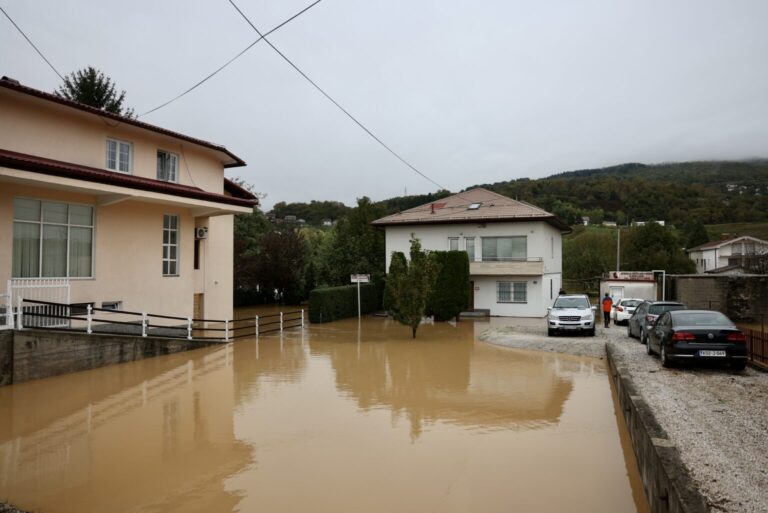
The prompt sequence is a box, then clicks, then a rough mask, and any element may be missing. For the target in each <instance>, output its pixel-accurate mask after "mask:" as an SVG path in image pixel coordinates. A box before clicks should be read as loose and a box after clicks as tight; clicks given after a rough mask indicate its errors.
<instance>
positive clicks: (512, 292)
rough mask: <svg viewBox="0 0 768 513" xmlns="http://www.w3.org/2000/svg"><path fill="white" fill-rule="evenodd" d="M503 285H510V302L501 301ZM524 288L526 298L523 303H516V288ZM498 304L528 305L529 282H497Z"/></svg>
mask: <svg viewBox="0 0 768 513" xmlns="http://www.w3.org/2000/svg"><path fill="white" fill-rule="evenodd" d="M502 284H505V285H509V300H503V299H501V287H502ZM518 286H522V289H523V294H524V295H525V298H524V299H523V300H522V301H515V288H516V287H518ZM496 302H497V303H515V304H527V303H528V282H527V281H512V280H500V281H497V282H496Z"/></svg>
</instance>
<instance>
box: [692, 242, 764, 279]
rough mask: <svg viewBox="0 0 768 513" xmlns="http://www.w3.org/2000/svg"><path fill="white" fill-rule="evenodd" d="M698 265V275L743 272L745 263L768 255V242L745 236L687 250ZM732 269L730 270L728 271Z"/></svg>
mask: <svg viewBox="0 0 768 513" xmlns="http://www.w3.org/2000/svg"><path fill="white" fill-rule="evenodd" d="M687 253H688V257H689V258H690V259H691V260H693V261H694V262H695V263H696V272H697V273H721V272H730V273H732V274H736V273H739V272H741V271H740V268H741V267H743V265H744V261H746V260H748V259H750V258H755V257H757V256H760V255H765V254H766V253H768V241H764V240H762V239H758V238H755V237H750V236H749V235H743V236H741V237H734V238H731V239H727V240H720V241H714V242H707V243H706V244H702V245H700V246H696V247H695V248H691V249H688V250H687ZM726 268H730V269H726Z"/></svg>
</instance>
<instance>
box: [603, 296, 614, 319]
mask: <svg viewBox="0 0 768 513" xmlns="http://www.w3.org/2000/svg"><path fill="white" fill-rule="evenodd" d="M611 308H613V299H611V296H609V295H608V293H607V292H606V293H605V297H604V298H603V320H605V327H606V328H610V327H611Z"/></svg>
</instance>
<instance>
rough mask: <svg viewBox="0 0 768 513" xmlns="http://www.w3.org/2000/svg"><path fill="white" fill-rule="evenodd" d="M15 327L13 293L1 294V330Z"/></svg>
mask: <svg viewBox="0 0 768 513" xmlns="http://www.w3.org/2000/svg"><path fill="white" fill-rule="evenodd" d="M8 329H13V308H12V307H11V295H10V294H0V330H8Z"/></svg>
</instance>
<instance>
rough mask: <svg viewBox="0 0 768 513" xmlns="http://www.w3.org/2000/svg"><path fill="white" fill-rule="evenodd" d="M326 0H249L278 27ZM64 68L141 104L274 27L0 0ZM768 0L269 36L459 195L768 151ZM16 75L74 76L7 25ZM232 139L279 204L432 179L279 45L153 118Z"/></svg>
mask: <svg viewBox="0 0 768 513" xmlns="http://www.w3.org/2000/svg"><path fill="white" fill-rule="evenodd" d="M309 3H311V0H280V1H274V0H273V1H271V2H270V1H267V0H239V1H238V5H239V6H240V8H241V9H243V11H244V12H245V13H246V14H247V15H248V16H249V17H250V19H251V21H253V23H254V24H255V25H256V26H257V27H259V29H260V30H262V31H266V30H269V29H271V28H272V27H274V26H275V25H278V24H279V23H281V22H282V21H283V20H285V19H286V18H288V17H290V16H292V15H293V14H294V13H296V12H297V11H299V10H301V9H302V8H303V7H305V6H306V5H308V4H309ZM0 5H2V6H3V7H4V9H5V10H6V11H7V12H8V14H10V15H11V16H12V17H13V18H14V20H15V21H16V23H18V24H19V26H21V28H22V29H23V30H25V32H26V33H27V35H28V36H29V37H30V38H31V39H32V40H33V41H34V42H35V43H36V44H37V45H38V47H39V48H40V49H41V50H42V51H43V53H45V54H46V56H47V57H48V59H49V60H50V61H51V62H52V63H53V65H54V66H56V67H57V68H58V69H59V71H61V72H62V73H63V74H66V73H69V72H70V71H73V70H76V69H79V68H83V67H85V66H89V65H92V66H96V67H98V68H100V69H102V70H103V71H105V72H106V73H107V74H108V75H109V76H111V77H112V78H113V79H114V80H115V81H116V83H117V84H118V86H119V87H120V88H121V89H125V90H126V91H127V101H128V103H129V105H131V106H133V107H134V108H135V109H136V111H137V112H138V113H142V112H145V111H147V110H149V109H151V108H153V107H155V106H157V105H159V104H160V103H162V102H164V101H166V100H168V99H170V98H171V97H173V96H175V95H176V94H178V93H180V92H181V91H183V90H184V89H186V88H187V87H189V86H191V85H192V84H194V83H195V82H196V81H197V80H199V79H201V78H203V77H204V76H205V75H206V74H208V73H210V72H211V71H213V70H214V69H216V68H217V67H218V66H220V65H221V64H223V63H224V62H225V61H226V60H227V59H229V58H230V57H232V56H233V55H234V54H236V53H237V52H238V51H240V50H242V49H243V48H244V47H245V46H247V45H248V44H249V43H251V42H252V41H254V40H255V39H256V38H257V37H258V36H257V35H256V34H255V32H254V31H253V30H252V29H251V27H250V26H249V25H248V24H247V23H246V22H245V21H244V20H243V19H242V18H241V17H240V16H239V14H238V13H237V12H236V11H235V10H234V8H233V7H232V6H231V5H230V4H229V2H228V1H227V0H205V1H202V0H152V1H147V0H132V1H130V2H125V1H122V2H116V1H108V0H102V1H95V0H91V1H85V0H72V1H64V0H57V1H53V0H39V1H28V0H0ZM766 21H768V1H766V0H753V1H747V0H688V1H670V0H662V1H656V0H638V1H620V0H603V1H598V0H579V1H574V0H559V1H544V0H542V1H536V2H533V1H525V2H523V1H510V0H506V1H502V0H498V1H490V0H487V1H478V0H465V1H451V0H443V1H440V2H438V1H432V0H423V1H415V0H389V1H383V0H369V1H361V0H323V1H322V2H320V3H319V4H318V5H316V6H315V7H313V8H312V9H310V10H309V11H307V12H306V13H304V14H303V15H302V16H300V17H299V18H297V19H295V20H294V21H292V22H291V23H290V24H288V25H286V26H284V27H283V28H281V29H280V30H279V31H277V32H275V33H274V34H272V35H271V36H269V39H270V40H271V41H272V42H273V43H274V44H275V46H277V47H278V48H279V49H280V50H282V51H283V52H284V53H285V54H286V55H287V56H288V57H289V58H290V59H292V60H293V61H294V62H295V63H296V64H297V65H298V66H299V67H300V68H302V69H303V70H304V71H305V72H306V73H307V74H308V75H309V76H310V77H312V79H314V80H315V81H316V82H317V83H318V84H319V85H321V86H322V87H323V88H325V90H326V91H327V92H328V93H329V94H330V95H331V96H333V97H335V98H336V99H337V100H338V101H339V102H340V103H341V104H342V105H343V106H344V107H345V108H347V109H348V110H349V111H350V112H352V113H353V114H354V115H355V116H357V117H358V118H359V119H360V120H361V121H362V122H363V123H364V124H366V125H367V126H368V127H369V128H370V129H371V130H372V131H373V132H374V133H375V134H377V135H378V136H379V137H380V138H381V139H382V140H384V141H385V142H386V143H387V144H388V145H390V146H391V147H392V148H393V149H395V151H397V152H399V153H400V154H401V155H402V156H403V157H404V158H405V159H407V160H408V161H409V162H411V163H412V164H413V165H414V166H415V167H417V168H418V169H419V170H421V171H422V172H424V173H425V174H427V175H429V176H430V177H431V178H432V179H434V180H435V181H436V182H438V183H440V184H441V185H443V186H445V187H446V188H449V189H451V190H454V191H456V190H459V189H461V188H463V187H467V186H469V185H472V184H476V183H490V182H495V181H500V180H509V179H512V178H519V177H530V178H538V177H542V176H547V175H550V174H553V173H557V172H561V171H567V170H574V169H583V168H592V167H602V166H607V165H612V164H619V163H623V162H630V161H631V162H645V163H654V162H664V161H681V160H693V159H741V158H751V157H767V156H768V149H767V148H766V141H768V66H766V62H767V61H766V58H767V57H768V30H766V28H765V22H766ZM0 74H2V75H8V76H11V77H13V78H16V79H18V80H19V81H20V82H22V83H23V84H25V85H29V86H31V87H35V88H38V89H43V90H47V91H53V90H54V89H55V88H56V87H57V86H58V85H59V82H60V80H59V78H58V77H57V76H56V75H55V74H54V73H53V72H52V71H51V70H50V68H48V66H47V65H46V64H45V63H44V62H43V61H42V59H41V58H40V57H39V56H38V55H37V54H36V53H35V52H34V50H33V49H32V48H31V47H30V46H29V45H28V44H27V42H26V41H25V40H24V39H23V38H22V37H21V35H20V34H18V33H17V32H16V30H15V29H14V28H13V27H12V25H11V24H10V23H9V22H8V20H7V19H5V18H4V17H0ZM141 119H142V120H143V121H146V122H149V123H153V124H157V125H160V126H163V127H166V128H169V129H172V130H177V131H180V132H182V133H185V134H188V135H191V136H195V137H200V138H203V139H206V140H210V141H213V142H216V143H220V144H224V145H225V146H227V147H228V148H229V149H230V150H232V151H233V152H234V153H235V154H237V155H239V156H240V157H242V158H243V159H245V161H246V162H248V166H247V167H246V168H240V169H233V170H230V172H228V174H229V176H236V175H239V176H242V177H243V178H245V179H246V180H247V181H249V182H251V183H253V184H255V186H256V188H257V189H258V190H260V191H263V192H264V193H266V194H267V195H268V196H267V198H266V199H265V200H264V201H263V205H264V206H265V207H267V208H269V207H271V205H272V204H274V203H275V202H277V201H289V202H291V201H309V200H311V199H317V200H326V199H332V200H340V201H344V202H345V203H347V204H352V203H354V201H355V198H357V197H360V196H369V197H372V198H373V199H384V198H387V197H391V196H396V195H400V194H403V193H404V191H405V190H406V188H407V191H408V193H409V194H414V193H424V192H429V191H433V190H435V189H436V186H434V185H433V184H431V183H430V182H428V181H426V180H425V179H424V178H422V177H420V176H418V175H417V174H416V173H414V172H413V171H412V170H410V169H408V168H407V167H406V166H405V165H403V164H402V163H401V162H399V161H398V160H397V159H395V158H394V157H393V156H392V155H390V154H389V153H387V152H386V150H384V149H383V148H382V147H380V146H379V145H378V144H377V143H376V142H375V141H373V140H372V139H371V138H370V137H369V136H368V135H367V134H366V133H365V132H363V131H362V130H361V129H360V128H359V127H357V126H356V125H355V124H354V123H353V122H352V121H350V120H349V119H348V118H346V117H345V116H344V115H343V114H342V113H341V112H340V111H338V110H337V109H336V107H334V106H333V105H332V104H331V103H330V102H329V101H328V100H326V99H325V98H324V97H323V96H321V95H320V94H319V93H318V92H317V91H316V90H314V89H313V88H312V86H311V85H309V84H308V83H307V82H306V81H304V80H303V79H302V78H301V76H300V75H298V74H297V73H296V72H295V71H294V70H293V69H292V68H290V67H289V66H288V65H287V64H286V63H285V62H284V61H283V60H282V59H281V58H280V57H279V56H278V55H277V54H276V53H275V52H274V51H272V49H270V48H269V47H268V46H267V45H266V44H264V43H263V42H261V43H259V44H257V45H256V46H255V47H254V48H252V49H251V50H250V51H249V52H248V53H246V54H245V55H244V56H243V57H242V58H240V59H239V60H238V61H236V62H235V63H234V64H232V65H231V66H230V67H229V68H227V69H226V70H224V71H223V72H222V73H220V74H219V75H217V76H216V77H214V78H213V79H212V80H210V81H209V82H207V83H206V84H204V85H203V86H201V87H200V88H198V89H197V90H195V91H194V92H192V93H190V94H189V95H187V96H185V97H184V98H182V99H181V100H179V101H177V102H175V103H173V104H171V105H169V106H168V107H165V108H163V109H161V110H159V111H157V112H155V113H153V114H150V115H148V116H146V117H143V118H141Z"/></svg>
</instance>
